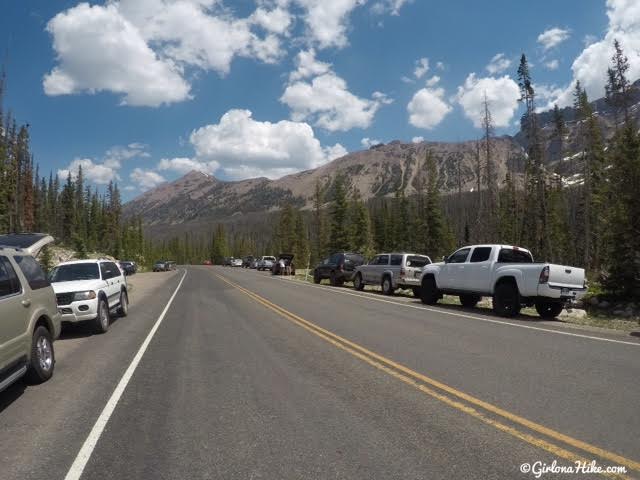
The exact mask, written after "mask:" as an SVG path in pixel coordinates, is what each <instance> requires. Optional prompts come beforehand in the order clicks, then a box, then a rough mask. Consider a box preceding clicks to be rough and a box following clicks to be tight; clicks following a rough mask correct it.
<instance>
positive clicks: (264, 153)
mask: <svg viewBox="0 0 640 480" xmlns="http://www.w3.org/2000/svg"><path fill="white" fill-rule="evenodd" d="M189 140H190V143H191V144H192V146H193V148H194V150H195V155H194V156H193V158H174V159H163V160H162V161H161V162H160V163H159V165H158V169H159V170H173V171H176V172H179V173H186V172H188V171H190V170H198V171H202V172H205V173H214V172H216V171H218V172H222V173H224V174H225V175H226V176H227V177H229V178H234V179H243V178H251V177H256V176H265V177H268V178H278V177H281V176H283V175H287V174H289V173H294V172H298V171H300V170H306V169H310V168H315V167H318V166H320V165H323V164H325V163H327V162H328V161H331V160H333V159H335V158H338V157H341V156H344V155H346V154H347V151H346V149H345V148H344V147H343V146H342V145H340V144H335V145H333V146H329V147H322V146H321V144H320V141H319V140H318V139H317V138H316V137H315V135H314V132H313V129H312V128H311V126H309V125H308V124H307V123H302V122H292V121H289V120H281V121H279V122H276V123H272V122H261V121H258V120H254V119H253V118H252V113H251V112H250V111H249V110H229V111H228V112H227V113H225V114H224V115H223V116H222V117H221V118H220V121H219V122H218V123H216V124H212V125H206V126H204V127H202V128H199V129H197V130H195V131H194V132H192V133H191V136H190V139H189Z"/></svg>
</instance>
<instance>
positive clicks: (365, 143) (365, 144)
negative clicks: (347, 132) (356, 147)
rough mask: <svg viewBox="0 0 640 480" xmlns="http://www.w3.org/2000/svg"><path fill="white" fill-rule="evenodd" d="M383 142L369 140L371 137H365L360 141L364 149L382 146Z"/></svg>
mask: <svg viewBox="0 0 640 480" xmlns="http://www.w3.org/2000/svg"><path fill="white" fill-rule="evenodd" d="M381 143H382V142H381V141H380V140H378V139H376V138H369V137H364V138H363V139H362V140H360V145H362V146H363V147H364V148H371V147H373V146H374V145H380V144H381Z"/></svg>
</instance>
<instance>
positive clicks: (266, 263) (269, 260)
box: [256, 255, 276, 270]
mask: <svg viewBox="0 0 640 480" xmlns="http://www.w3.org/2000/svg"><path fill="white" fill-rule="evenodd" d="M275 261H276V257H272V256H270V255H266V256H264V257H261V258H260V260H258V264H257V266H256V268H257V269H258V270H271V268H272V267H273V264H274V263H275Z"/></svg>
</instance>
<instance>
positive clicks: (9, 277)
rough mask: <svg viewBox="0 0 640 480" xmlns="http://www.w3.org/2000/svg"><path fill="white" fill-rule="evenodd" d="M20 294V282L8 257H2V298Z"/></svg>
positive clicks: (0, 289) (0, 293) (0, 261)
mask: <svg viewBox="0 0 640 480" xmlns="http://www.w3.org/2000/svg"><path fill="white" fill-rule="evenodd" d="M16 293H20V281H19V280H18V276H17V275H16V272H15V270H14V269H13V266H12V265H11V263H10V262H9V259H8V258H7V257H0V298H2V297H7V296H9V295H15V294H16Z"/></svg>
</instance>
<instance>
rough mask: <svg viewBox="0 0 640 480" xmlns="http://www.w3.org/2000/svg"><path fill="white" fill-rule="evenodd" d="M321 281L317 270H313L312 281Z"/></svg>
mask: <svg viewBox="0 0 640 480" xmlns="http://www.w3.org/2000/svg"><path fill="white" fill-rule="evenodd" d="M321 281H322V279H321V278H320V274H319V273H318V272H317V271H315V272H313V283H320V282H321Z"/></svg>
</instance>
